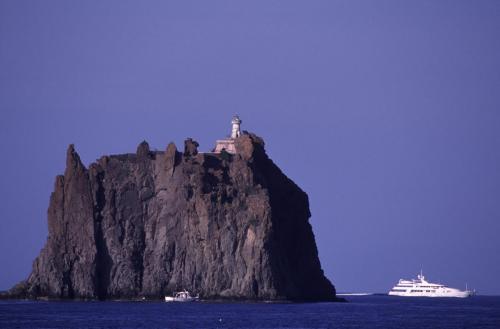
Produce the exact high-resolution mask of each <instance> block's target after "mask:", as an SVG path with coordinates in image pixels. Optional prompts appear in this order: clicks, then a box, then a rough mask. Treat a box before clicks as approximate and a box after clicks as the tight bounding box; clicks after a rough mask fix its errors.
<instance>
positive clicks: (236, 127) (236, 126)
mask: <svg viewBox="0 0 500 329" xmlns="http://www.w3.org/2000/svg"><path fill="white" fill-rule="evenodd" d="M231 124H232V125H233V126H232V129H231V138H238V137H240V135H241V131H240V125H241V119H240V117H239V116H237V115H235V116H234V117H233V120H231Z"/></svg>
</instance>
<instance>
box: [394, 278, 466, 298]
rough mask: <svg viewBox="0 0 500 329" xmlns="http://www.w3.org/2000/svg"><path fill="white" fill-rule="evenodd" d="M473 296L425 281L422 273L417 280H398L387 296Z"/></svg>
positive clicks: (464, 291) (463, 291)
mask: <svg viewBox="0 0 500 329" xmlns="http://www.w3.org/2000/svg"><path fill="white" fill-rule="evenodd" d="M472 294H473V292H472V291H470V290H468V289H467V288H466V289H465V290H459V289H456V288H450V287H447V286H445V285H442V284H439V283H430V282H428V281H427V280H425V277H424V275H423V274H422V272H420V274H419V275H418V276H417V279H412V280H404V279H400V280H399V282H398V284H396V285H395V286H394V287H393V288H392V289H391V290H390V291H389V296H403V297H458V298H465V297H469V296H471V295H472Z"/></svg>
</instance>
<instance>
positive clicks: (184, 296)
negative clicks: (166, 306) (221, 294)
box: [165, 290, 200, 302]
mask: <svg viewBox="0 0 500 329" xmlns="http://www.w3.org/2000/svg"><path fill="white" fill-rule="evenodd" d="M199 298H200V297H199V296H196V297H193V296H191V295H190V294H189V291H187V290H184V291H179V292H177V293H175V295H174V296H165V301H166V302H194V301H197V300H198V299H199Z"/></svg>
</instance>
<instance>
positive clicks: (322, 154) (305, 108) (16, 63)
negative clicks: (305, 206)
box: [0, 0, 500, 294]
mask: <svg viewBox="0 0 500 329" xmlns="http://www.w3.org/2000/svg"><path fill="white" fill-rule="evenodd" d="M498 17H500V2H498V1H486V0H481V1H444V0H438V1H175V2H174V1H105V2H104V1H71V2H68V1H55V0H54V1H52V0H51V1H24V0H20V1H12V0H2V1H1V2H0V72H1V73H0V113H1V115H2V118H1V120H0V152H1V154H2V158H1V161H0V172H1V173H2V184H1V185H0V200H1V201H0V264H2V266H1V270H0V289H7V288H9V287H10V286H12V285H13V284H14V283H16V282H17V281H19V280H21V279H23V278H25V277H26V276H27V275H28V274H29V272H30V269H31V264H32V261H33V259H34V258H35V257H36V255H37V254H38V253H39V251H40V249H41V248H42V246H43V245H44V243H45V239H46V236H47V227H46V225H47V222H46V212H47V207H48V200H49V196H50V192H51V191H52V188H53V184H54V177H55V175H57V174H60V173H62V172H63V171H64V163H65V161H64V160H65V150H66V148H67V145H68V144H70V143H75V144H76V148H77V151H78V152H79V153H80V155H81V157H82V159H83V161H84V163H85V164H86V165H88V164H90V163H91V162H93V161H94V160H95V159H97V158H98V157H100V156H101V155H103V154H110V153H123V152H134V151H135V149H136V146H137V145H138V144H139V143H140V142H141V141H142V140H144V139H145V140H147V141H148V142H149V143H150V145H151V147H152V148H157V149H164V148H166V146H167V144H168V143H169V142H171V141H174V142H175V143H176V144H177V145H178V146H180V145H182V142H183V140H184V139H185V138H186V137H193V138H195V139H196V140H197V141H198V142H199V143H200V149H201V150H209V149H211V148H212V147H213V146H214V142H215V140H216V139H217V138H220V137H224V136H225V135H227V134H228V133H229V129H230V125H229V122H230V119H231V116H232V115H233V114H236V113H237V114H239V115H240V117H241V118H242V119H243V126H242V128H243V129H245V130H249V131H252V132H255V133H256V134H258V135H260V136H262V137H263V138H264V139H265V141H266V148H267V151H268V153H269V155H270V156H271V158H272V159H273V160H274V161H275V162H276V163H277V164H278V165H279V166H280V167H281V168H282V169H283V171H284V172H285V173H286V174H287V175H288V176H289V177H290V178H292V179H293V180H294V181H295V182H296V183H297V184H299V186H301V187H302V188H303V189H304V190H305V191H306V192H307V193H308V194H309V198H310V203H311V212H312V217H311V224H312V226H313V229H314V232H315V235H316V242H317V244H318V248H319V254H320V259H321V263H322V266H323V269H324V270H325V273H326V275H327V276H328V277H329V278H330V279H331V280H332V281H333V282H334V284H335V285H336V286H337V289H338V290H339V291H371V292H385V291H387V290H388V289H390V288H391V286H392V285H393V284H394V283H395V282H396V281H397V280H398V279H399V278H401V277H407V278H408V277H412V276H415V275H416V274H417V272H419V271H420V269H421V268H423V270H424V273H425V274H427V277H428V278H429V279H430V280H431V281H441V282H444V283H447V284H449V285H452V286H457V287H464V286H465V283H468V284H469V286H472V287H474V288H476V289H478V291H479V292H480V293H487V294H500V281H499V280H498V277H500V262H498V253H499V252H500V239H498V232H500V207H499V206H498V205H499V200H500V170H499V168H500V62H499V58H500V38H499V37H498V36H499V31H500V20H499V19H498Z"/></svg>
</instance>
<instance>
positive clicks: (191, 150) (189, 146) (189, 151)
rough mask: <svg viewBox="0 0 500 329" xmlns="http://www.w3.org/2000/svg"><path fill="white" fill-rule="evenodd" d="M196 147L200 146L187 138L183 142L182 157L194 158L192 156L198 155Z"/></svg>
mask: <svg viewBox="0 0 500 329" xmlns="http://www.w3.org/2000/svg"><path fill="white" fill-rule="evenodd" d="M198 146H200V144H198V142H197V141H195V140H194V139H192V138H187V139H186V140H185V141H184V155H185V156H194V155H196V154H198Z"/></svg>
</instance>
